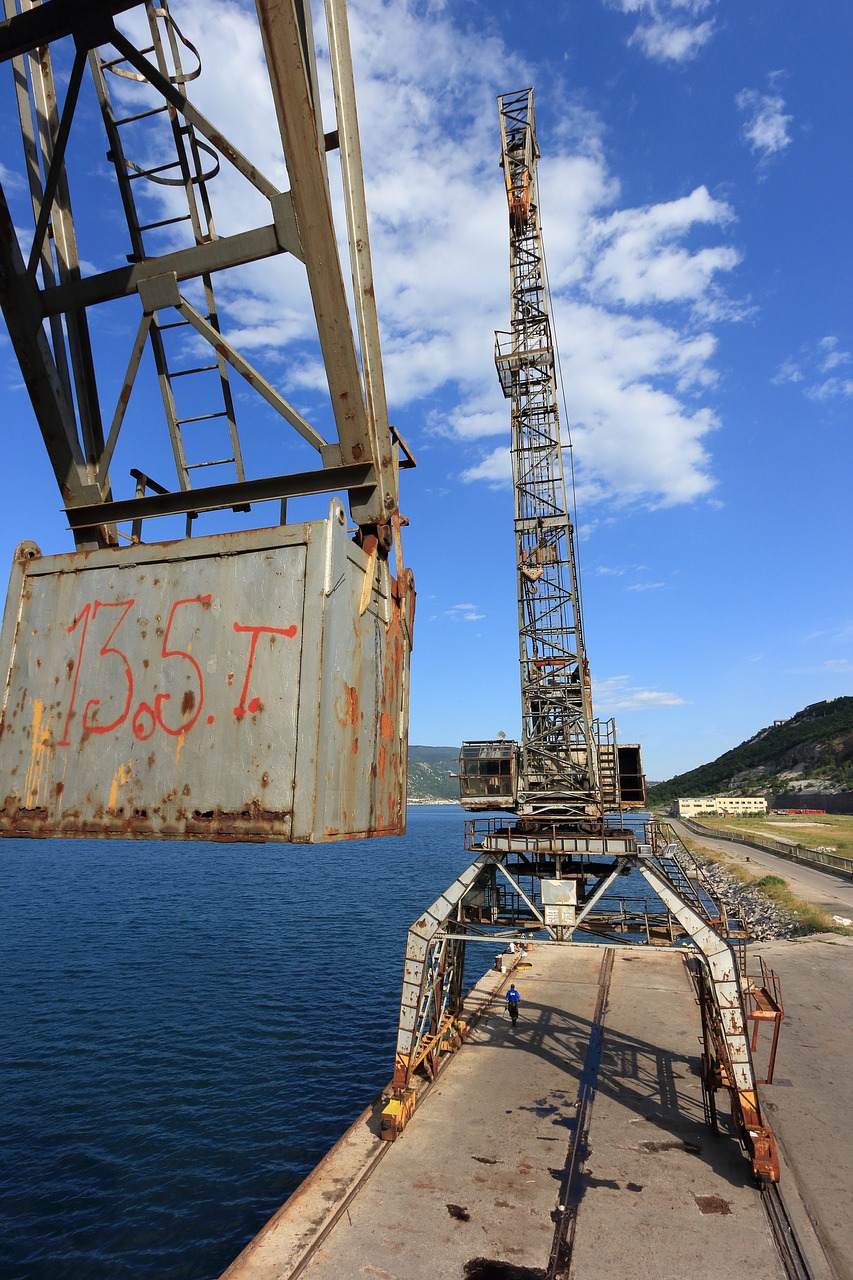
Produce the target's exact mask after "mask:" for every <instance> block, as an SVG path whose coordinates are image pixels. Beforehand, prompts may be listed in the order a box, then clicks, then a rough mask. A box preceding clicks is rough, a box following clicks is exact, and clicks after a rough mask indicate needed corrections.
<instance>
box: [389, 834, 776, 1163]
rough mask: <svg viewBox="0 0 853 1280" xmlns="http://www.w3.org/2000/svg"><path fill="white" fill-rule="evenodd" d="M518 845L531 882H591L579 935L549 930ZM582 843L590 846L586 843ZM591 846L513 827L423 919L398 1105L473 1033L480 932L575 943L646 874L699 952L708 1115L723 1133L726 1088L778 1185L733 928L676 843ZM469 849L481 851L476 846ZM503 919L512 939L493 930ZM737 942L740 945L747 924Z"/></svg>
mask: <svg viewBox="0 0 853 1280" xmlns="http://www.w3.org/2000/svg"><path fill="white" fill-rule="evenodd" d="M478 825H481V826H482V827H483V828H484V829H486V830H488V824H477V823H476V822H475V823H469V824H468V826H469V829H471V830H473V829H475V828H477V826H478ZM501 839H503V843H504V845H505V847H504V848H503V849H502V848H500V844H501ZM519 839H520V840H522V841H523V842H524V843H525V845H526V853H525V854H522V855H521V856H522V857H526V858H527V860H528V866H527V867H526V868H525V872H524V874H525V875H530V876H531V877H539V878H543V877H557V876H561V877H572V878H575V879H577V880H578V883H579V884H581V883H582V884H583V886H584V891H583V901H582V902H581V904H580V907H579V910H578V912H577V915H576V917H575V921H574V925H573V926H572V927H571V928H567V927H566V926H563V925H559V924H548V923H546V920H545V915H544V912H543V911H542V910H541V909H540V907H541V903H537V901H536V899H535V896H534V895H531V894H530V893H528V892H526V891H525V890H524V889H523V887H522V884H521V882H520V879H519V875H518V871H517V870H516V869H515V867H514V866H513V865H512V863H513V860H515V863H516V865H518V858H519V852H518V850H516V849H515V848H514V846H515V845H516V844H517V843H518V841H519ZM577 839H578V840H580V841H583V840H584V837H580V836H579V837H577ZM587 843H588V844H589V846H590V847H589V850H588V851H586V852H580V851H576V852H568V851H567V849H566V841H565V839H561V840H560V841H559V843H558V844H556V845H553V844H552V845H550V846H549V844H548V841H547V840H546V839H544V838H540V839H539V840H538V842H537V838H536V837H530V836H521V837H519V836H516V835H515V832H514V829H513V828H504V833H503V837H501V835H500V833H498V832H495V831H494V830H492V834H490V835H488V834H487V835H486V836H484V837H483V838H482V840H481V844H480V846H479V848H480V851H479V852H478V854H477V857H476V858H474V860H473V861H472V862H471V863H470V864H469V866H468V867H466V869H465V870H464V871H463V872H462V874H461V875H460V876H458V877H457V878H456V879H455V880H454V881H453V883H452V884H451V885H450V886H449V887H448V888H447V889H446V890H445V891H444V893H442V894H441V895H440V896H439V897H438V898H437V899H436V901H435V902H434V903H433V904H432V906H430V907H429V908H428V910H427V911H425V912H424V913H423V915H422V916H421V917H420V918H419V919H418V920H416V921H415V922H414V924H413V925H412V926H411V928H410V929H409V932H408V938H407V945H406V960H405V966H404V974H403V991H402V998H401V1003H400V1015H399V1022H398V1030H397V1047H396V1054H395V1063H394V1078H393V1081H392V1085H391V1093H392V1096H394V1097H396V1098H398V1099H402V1098H404V1097H405V1098H412V1097H413V1092H412V1085H413V1080H414V1076H415V1073H416V1071H417V1070H418V1069H419V1068H420V1067H421V1066H422V1065H423V1067H424V1068H425V1069H426V1071H427V1072H428V1074H429V1075H430V1076H431V1077H432V1076H434V1074H435V1071H436V1068H437V1060H438V1055H439V1054H440V1053H447V1052H452V1051H453V1050H455V1049H456V1048H458V1047H459V1045H461V1043H462V1041H463V1039H464V1036H465V1034H466V1031H467V1026H466V1024H465V1022H464V1018H463V1017H462V1012H463V998H464V994H465V993H464V990H463V988H462V985H461V979H462V968H463V963H464V953H465V943H466V939H468V940H470V939H471V938H472V937H475V936H479V938H480V940H483V937H484V930H483V928H482V926H483V925H486V926H491V928H492V931H491V932H488V933H487V934H485V937H487V938H488V940H489V941H491V942H492V943H500V942H501V941H502V940H505V939H508V938H509V937H511V936H517V935H518V930H519V927H521V928H522V929H524V930H525V931H528V932H532V933H533V934H534V935H539V938H540V940H541V938H542V937H543V935H544V939H545V941H546V942H548V941H550V942H555V943H560V942H562V943H564V944H567V945H570V944H571V934H572V932H573V930H574V929H576V928H577V929H581V928H584V927H586V928H588V927H589V926H590V925H591V924H592V922H593V912H594V910H595V908H596V906H597V905H598V904H599V903H600V901H601V898H602V897H603V895H604V893H605V892H606V891H607V889H608V888H610V887H611V886H612V885H613V883H614V882H615V881H616V879H617V878H618V877H619V876H621V875H624V874H626V873H627V872H629V871H633V870H636V871H639V872H640V874H641V875H642V876H643V877H644V879H645V880H646V882H647V884H648V885H649V886H650V887H651V889H652V890H653V891H654V893H655V894H656V895H657V896H658V897H659V898H660V899H661V901H662V902H663V903H664V905H665V907H666V908H667V910H668V911H669V912H670V913H671V914H672V916H673V917H674V918H675V920H677V922H678V924H679V925H680V926H681V929H682V930H683V931H684V933H685V934H686V935H687V936H688V937H689V938H690V939H691V941H692V943H693V946H694V948H695V964H694V975H695V981H696V984H697V990H698V992H699V997H700V1007H701V1010H702V1026H703V1045H704V1048H703V1068H702V1082H703V1091H704V1094H705V1097H706V1115H707V1118H708V1119H709V1122H710V1123H712V1125H714V1126H715V1112H714V1111H713V1108H712V1104H711V1103H710V1102H709V1101H708V1099H709V1098H712V1097H713V1092H714V1090H716V1089H719V1088H725V1089H727V1090H728V1093H729V1099H730V1103H731V1111H732V1117H733V1120H734V1124H735V1128H736V1131H737V1134H738V1138H739V1139H740V1141H741V1143H742V1145H743V1147H744V1150H745V1152H746V1154H747V1157H748V1159H749V1160H750V1162H751V1165H752V1169H753V1174H754V1176H755V1178H756V1180H757V1182H758V1183H759V1184H760V1185H766V1184H768V1183H772V1182H778V1180H779V1160H778V1155H777V1152H776V1144H775V1140H774V1138H773V1134H772V1131H771V1130H770V1128H769V1126H767V1125H766V1124H765V1122H764V1119H763V1117H762V1114H761V1107H760V1103H759V1099H758V1092H757V1088H756V1079H755V1069H754V1065H753V1058H752V1051H751V1045H750V1033H749V1030H748V1026H747V1017H746V1014H745V1002H744V991H743V989H742V984H741V974H740V971H739V965H738V960H737V955H736V951H735V948H734V947H733V945H732V941H731V938H730V937H729V936H725V935H726V934H727V933H728V931H729V926H728V922H727V921H726V920H725V919H724V918H723V919H722V920H721V919H719V918H713V917H712V916H710V915H709V906H710V907H711V908H712V909H714V910H716V912H717V914H718V916H719V914H720V907H719V904H718V903H715V902H714V900H713V899H712V898H710V896H709V895H708V893H707V891H704V890H703V893H700V892H699V890H698V889H697V887H696V884H695V883H693V882H691V880H690V879H689V878H688V877H687V876H686V875H685V874H684V873H683V871H681V869H680V868H679V866H678V864H677V862H675V860H674V859H673V857H672V854H673V853H674V846H671V845H666V846H663V847H661V848H660V849H659V850H657V851H653V850H652V846H651V845H645V846H641V851H640V852H639V853H638V852H631V853H626V852H625V851H624V850H625V841H624V840H618V839H611V840H608V839H607V838H606V837H605V838H603V839H598V840H595V839H592V838H590V839H589V840H587ZM483 846H487V847H483ZM468 847H473V848H475V849H476V848H478V846H477V844H476V843H475V841H474V840H472V841H471V842H470V843H469V846H468ZM499 877H501V878H502V879H503V880H504V881H505V882H506V883H508V884H509V886H510V888H511V890H512V891H513V892H514V893H515V894H517V895H518V898H519V899H520V900H521V902H523V903H524V904H525V907H526V910H525V911H524V913H523V915H521V916H519V917H518V918H517V919H516V920H515V921H511V920H507V919H506V918H505V917H506V913H505V912H502V911H501V909H500V895H499V894H498V893H497V885H498V878H499ZM703 895H704V896H703ZM502 916H503V917H504V918H503V920H502V923H503V925H504V929H503V931H502V932H497V931H494V930H495V926H496V925H497V924H498V922H499V918H500V917H502ZM478 925H479V926H480V927H478ZM732 936H733V937H734V938H735V939H737V938H739V937H740V936H741V933H740V930H739V928H738V927H737V926H736V927H735V929H734V931H733V935H732ZM388 1136H396V1135H395V1134H389V1135H388Z"/></svg>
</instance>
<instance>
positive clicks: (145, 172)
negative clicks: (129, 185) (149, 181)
mask: <svg viewBox="0 0 853 1280" xmlns="http://www.w3.org/2000/svg"><path fill="white" fill-rule="evenodd" d="M180 167H181V162H180V160H170V161H169V163H168V164H157V165H154V167H153V168H151V169H135V170H134V171H133V173H130V174H128V177H129V178H130V181H131V182H133V181H134V179H136V178H150V177H151V176H152V174H155V173H165V172H166V171H167V170H168V169H180Z"/></svg>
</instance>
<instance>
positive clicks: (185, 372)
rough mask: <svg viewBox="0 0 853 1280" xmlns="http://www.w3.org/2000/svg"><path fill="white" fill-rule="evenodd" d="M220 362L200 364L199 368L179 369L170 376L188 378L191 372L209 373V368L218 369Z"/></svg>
mask: <svg viewBox="0 0 853 1280" xmlns="http://www.w3.org/2000/svg"><path fill="white" fill-rule="evenodd" d="M218 368H219V365H218V364H200V365H199V366H198V368H197V369H178V370H176V371H175V373H170V374H169V377H170V378H186V377H187V376H188V375H189V374H191V373H207V371H208V369H218Z"/></svg>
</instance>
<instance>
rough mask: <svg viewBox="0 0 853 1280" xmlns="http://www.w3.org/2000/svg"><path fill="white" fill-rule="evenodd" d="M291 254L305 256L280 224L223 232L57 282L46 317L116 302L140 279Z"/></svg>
mask: <svg viewBox="0 0 853 1280" xmlns="http://www.w3.org/2000/svg"><path fill="white" fill-rule="evenodd" d="M280 199H281V200H284V201H287V202H288V203H289V200H290V196H289V194H288V193H287V192H283V193H282V195H281V197H280ZM281 253H291V254H293V255H294V257H297V258H299V257H300V256H301V246H300V245H299V241H298V238H297V237H296V234H295V226H294V231H293V234H292V235H290V236H285V235H284V234H283V228H282V227H281V226H280V225H279V224H270V225H268V226H265V227H257V228H255V229H253V230H251V231H240V232H238V233H237V234H236V235H233V236H221V237H220V238H219V239H218V240H214V241H212V242H211V243H210V244H205V245H193V246H192V247H191V248H189V249H177V250H175V252H174V253H165V254H161V255H160V256H159V257H156V258H146V259H145V261H144V262H134V263H131V264H129V265H128V266H126V267H116V268H115V269H114V270H112V271H102V272H100V274H98V275H94V276H87V277H86V278H85V279H83V280H76V281H69V282H68V283H67V284H59V285H53V286H51V287H50V288H47V289H44V290H43V291H42V295H41V297H42V309H43V311H44V314H45V315H46V316H55V315H61V314H63V313H64V312H66V311H70V310H75V309H77V308H80V307H91V306H94V305H95V304H96V303H100V302H113V301H115V299H116V298H126V297H129V296H130V295H131V294H133V293H136V292H137V290H138V289H139V284H140V281H142V280H151V279H154V278H155V277H156V276H160V275H165V274H168V273H170V272H173V273H174V274H175V275H176V276H177V278H178V279H179V280H191V279H195V278H196V277H197V276H199V275H201V273H202V272H210V271H227V270H228V269H229V268H230V267H241V266H245V265H246V263H249V262H258V261H261V260H262V259H264V258H273V257H275V256H276V255H277V254H281Z"/></svg>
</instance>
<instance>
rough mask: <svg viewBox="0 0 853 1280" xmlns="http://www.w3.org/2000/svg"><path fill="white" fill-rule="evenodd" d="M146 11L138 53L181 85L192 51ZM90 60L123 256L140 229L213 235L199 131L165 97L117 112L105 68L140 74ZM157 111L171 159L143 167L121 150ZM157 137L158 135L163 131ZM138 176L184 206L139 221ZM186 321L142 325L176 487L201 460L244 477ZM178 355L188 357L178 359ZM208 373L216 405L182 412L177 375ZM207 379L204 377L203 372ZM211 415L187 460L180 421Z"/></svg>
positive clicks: (210, 312)
mask: <svg viewBox="0 0 853 1280" xmlns="http://www.w3.org/2000/svg"><path fill="white" fill-rule="evenodd" d="M145 12H146V15H147V18H148V24H149V29H150V32H151V44H150V45H149V46H148V47H147V48H144V49H142V50H140V52H141V53H143V54H144V55H146V56H147V55H150V54H154V58H155V62H156V65H157V68H158V70H159V71H160V74H161V75H162V76H163V77H165V78H166V79H167V80H168V81H169V82H170V83H171V84H173V85H178V86H182V85H184V84H186V83H187V82H188V81H190V80H194V79H196V78H197V77H198V75H199V74H200V72H201V59H200V57H199V55H198V51H197V50H196V49H195V47H194V46H193V45H192V44H191V43H190V41H189V40H187V38H186V37H185V36H184V35H183V34H182V32H181V31H180V30H179V28H178V26H177V24H176V23H175V21H174V19H173V18H172V17H171V15H170V13H169V10H168V6H167V3H166V0H158V3H157V4H156V6H155V5H154V4H153V3H152V0H146V4H145ZM181 46H183V47H184V49H186V50H189V52H190V53H191V54H192V55H193V56H194V58H195V59H196V62H197V65H196V66H195V67H194V68H192V69H191V70H189V71H185V70H184V68H183V65H182V60H181ZM89 63H90V67H91V70H92V74H93V77H94V81H95V88H96V92H97V95H98V101H99V103H100V107H101V112H102V115H103V119H104V125H105V127H106V131H107V136H108V139H109V144H110V149H109V151H108V153H107V158H108V159H109V160H111V161H112V163H113V165H114V168H115V172H116V175H117V178H118V184H119V191H120V193H121V199H122V204H123V207H124V211H125V216H126V218H127V225H128V231H129V233H130V241H131V247H132V253H131V254H129V255H128V260H129V261H130V262H143V261H145V259H146V258H147V257H148V256H149V254H148V253H147V251H146V244H145V236H146V235H148V236H151V235H152V234H154V233H156V232H158V231H161V232H162V231H163V230H164V229H165V228H169V227H173V226H175V225H177V224H180V223H189V224H190V230H191V233H192V237H193V242H194V244H196V245H201V244H207V243H210V242H211V241H213V240H216V239H217V238H218V237H217V233H216V228H215V225H214V220H213V214H212V210H211V204H210V198H209V193H208V183H209V182H210V181H211V180H212V179H213V178H215V177H216V175H217V174H218V172H219V167H220V164H219V157H218V156H217V154H216V152H215V151H214V150H213V149H212V148H211V147H210V146H209V145H208V144H207V143H206V142H204V141H203V140H202V139H201V138H200V137H199V136H198V134H197V132H196V130H195V129H194V127H193V126H192V124H190V123H189V122H187V121H185V120H184V119H183V118H182V117H181V116H180V115H179V113H178V112H177V110H176V109H175V107H173V106H172V105H170V104H169V103H165V102H164V103H162V104H160V105H157V106H154V107H143V109H141V110H139V111H137V112H132V113H130V114H126V115H121V116H120V115H117V114H116V110H115V108H114V105H113V102H112V99H111V97H110V92H109V88H108V84H107V74H112V75H115V76H120V77H122V78H123V79H124V80H127V81H130V82H131V83H133V82H138V83H140V84H145V83H146V81H145V78H144V77H143V76H142V75H140V74H139V73H138V72H137V71H135V70H133V69H132V68H131V67H130V65H129V64H128V62H127V59H125V58H123V57H118V58H114V59H107V58H105V57H104V56H103V54H102V51H101V50H93V51H92V53H90V55H89ZM140 106H142V103H140ZM164 114H165V115H167V117H168V122H169V125H170V127H171V139H172V145H173V147H174V159H171V160H167V161H166V162H165V163H161V164H154V165H149V166H148V167H147V168H145V167H142V166H140V165H137V164H135V163H134V162H133V161H132V160H130V159H129V158H128V154H127V152H128V151H129V150H131V149H133V147H134V143H135V146H136V148H138V149H139V150H138V151H137V154H142V153H143V152H144V147H145V145H146V144H148V143H150V139H151V137H152V131H151V129H150V123H151V122H152V121H153V120H154V119H155V118H156V117H159V116H162V115H164ZM122 134H125V135H126V136H127V138H128V140H129V142H130V146H129V147H127V148H126V147H125V144H124V138H123V137H122ZM158 136H160V137H162V131H160V133H159V135H158ZM205 162H207V163H208V166H209V167H208V169H207V171H205V168H204V165H205ZM140 179H142V180H144V181H147V182H152V183H156V184H158V185H160V186H167V187H174V188H176V189H181V190H182V191H183V193H184V196H185V199H186V208H187V212H186V213H179V214H177V215H176V216H174V217H166V218H159V219H157V220H155V221H149V222H145V221H143V220H142V218H141V217H140V211H139V209H138V207H137V202H136V197H135V192H134V184H135V183H136V182H138V181H139V180H140ZM201 280H202V284H203V290H204V302H205V310H206V316H205V318H206V319H207V321H208V323H209V324H210V325H211V327H212V328H213V329H215V330H216V332H217V333H218V332H220V328H219V317H218V312H217V307H216V299H215V297H214V291H213V282H212V278H211V275H210V273H204V274H203V275H202V276H201ZM188 327H189V328H190V329H191V334H192V333H193V332H194V331H193V330H192V328H191V326H190V323H189V321H188V320H186V319H184V318H183V317H179V318H178V319H176V320H165V321H164V320H162V319H161V318H160V313H155V314H154V315H153V317H152V321H151V325H150V327H149V329H148V336H149V339H150V342H151V349H152V352H153V356H154V362H155V366H156V369H157V378H158V382H159V386H160V394H161V396H162V400H163V406H164V409H165V412H166V419H167V423H168V429H169V436H170V440H171V444H172V452H173V454H174V459H175V466H176V469H177V474H178V481H179V484H180V487H181V489H182V490H190V489H192V482H191V473H192V472H193V471H196V470H199V469H202V468H208V467H226V466H227V467H233V469H234V470H233V473H231V474H230V475H229V476H228V478H229V479H230V478H236V480H237V481H243V480H245V471H244V467H243V458H242V452H241V448H240V440H239V436H238V432H237V422H236V415H235V411H234V398H233V394H232V390H231V384H230V381H229V377H228V365H227V363H226V361H225V360H224V358H223V357H222V355H220V354H218V353H217V354H216V359H215V361H214V362H213V363H210V364H198V363H194V361H195V360H196V359H197V357H196V356H195V355H194V353H193V351H192V343H191V342H181V341H180V340H179V336H180V335H179V332H178V331H180V330H183V329H186V328H188ZM166 334H169V335H170V337H169V338H168V339H167V338H166V337H165V336H164V335H166ZM185 336H187V337H189V336H190V335H185ZM185 361H187V362H188V363H184V362H185ZM209 373H215V374H217V375H218V376H217V378H216V382H217V384H218V396H217V403H216V407H215V408H214V409H212V411H209V412H203V413H189V412H185V411H184V410H182V409H179V407H178V397H176V394H175V383H176V382H177V381H178V380H179V379H192V380H193V381H194V382H197V383H198V382H200V380H201V379H202V378H203V376H204V375H205V374H209ZM207 381H208V382H209V381H210V379H208V380H207ZM184 385H187V384H184ZM198 390H199V387H198V386H196V388H195V391H196V392H197V391H198ZM188 398H189V397H184V396H183V395H182V396H181V397H180V399H181V401H183V400H184V399H188ZM214 422H218V423H219V422H222V423H224V425H225V427H226V431H227V434H224V433H221V432H220V433H217V436H216V442H218V447H216V448H214V443H215V442H214V440H213V439H212V438H211V437H212V436H213V434H214V433H213V432H206V433H205V434H204V436H203V437H202V438H201V439H199V432H198V431H192V432H191V433H190V435H191V436H192V437H193V438H192V441H191V445H190V456H191V457H192V458H193V459H194V460H193V461H188V456H187V447H186V444H185V428H188V427H191V428H195V427H197V426H198V425H200V424H203V423H206V424H207V423H214ZM223 454H224V456H222V455H223ZM195 514H196V513H194V512H191V513H190V514H189V515H188V516H187V530H186V532H187V536H189V535H190V534H191V532H192V523H193V520H194V519H195Z"/></svg>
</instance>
